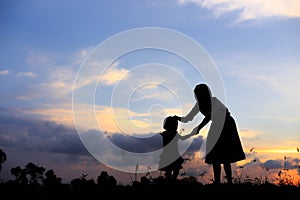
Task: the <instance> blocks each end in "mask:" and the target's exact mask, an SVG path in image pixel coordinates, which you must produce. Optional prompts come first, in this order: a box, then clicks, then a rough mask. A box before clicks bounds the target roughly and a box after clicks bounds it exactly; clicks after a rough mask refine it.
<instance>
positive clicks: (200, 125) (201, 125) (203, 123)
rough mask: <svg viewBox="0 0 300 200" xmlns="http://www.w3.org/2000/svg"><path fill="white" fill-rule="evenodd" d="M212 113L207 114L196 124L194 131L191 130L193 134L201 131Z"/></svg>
mask: <svg viewBox="0 0 300 200" xmlns="http://www.w3.org/2000/svg"><path fill="white" fill-rule="evenodd" d="M210 118H211V117H210V115H208V116H205V117H204V119H203V120H202V121H201V123H200V124H199V125H198V126H196V127H195V128H194V129H193V131H192V132H191V134H192V135H196V134H198V133H199V131H200V130H201V129H202V128H203V127H204V126H205V125H206V124H207V123H208V122H209V121H210Z"/></svg>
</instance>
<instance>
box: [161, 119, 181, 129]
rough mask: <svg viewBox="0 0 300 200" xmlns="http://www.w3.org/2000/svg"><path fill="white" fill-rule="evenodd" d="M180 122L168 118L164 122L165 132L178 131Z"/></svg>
mask: <svg viewBox="0 0 300 200" xmlns="http://www.w3.org/2000/svg"><path fill="white" fill-rule="evenodd" d="M177 127H178V121H177V119H176V117H172V116H168V117H166V118H165V120H164V124H163V128H164V129H165V130H177Z"/></svg>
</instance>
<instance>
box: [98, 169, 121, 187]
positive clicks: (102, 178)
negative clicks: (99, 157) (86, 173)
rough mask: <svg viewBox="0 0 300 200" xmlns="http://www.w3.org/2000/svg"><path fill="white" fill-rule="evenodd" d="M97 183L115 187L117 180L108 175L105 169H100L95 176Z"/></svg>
mask: <svg viewBox="0 0 300 200" xmlns="http://www.w3.org/2000/svg"><path fill="white" fill-rule="evenodd" d="M97 184H98V185H100V186H103V187H115V186H116V185H117V180H116V179H115V177H113V176H110V175H108V173H107V171H102V172H101V173H100V175H99V176H98V178H97Z"/></svg>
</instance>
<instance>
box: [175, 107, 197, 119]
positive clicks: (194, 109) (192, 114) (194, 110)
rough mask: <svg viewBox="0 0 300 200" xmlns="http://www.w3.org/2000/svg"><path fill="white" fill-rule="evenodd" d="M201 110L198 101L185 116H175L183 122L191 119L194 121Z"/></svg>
mask: <svg viewBox="0 0 300 200" xmlns="http://www.w3.org/2000/svg"><path fill="white" fill-rule="evenodd" d="M198 112H199V106H198V103H196V104H195V105H194V107H193V108H192V110H191V111H190V112H189V113H188V114H187V115H186V116H184V117H178V116H175V117H176V118H177V120H179V121H181V122H183V123H187V122H189V121H192V120H193V119H194V117H195V116H196V115H197V114H198Z"/></svg>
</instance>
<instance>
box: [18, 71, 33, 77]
mask: <svg viewBox="0 0 300 200" xmlns="http://www.w3.org/2000/svg"><path fill="white" fill-rule="evenodd" d="M17 75H18V76H26V77H36V76H37V74H36V73H34V72H19V73H18V74H17Z"/></svg>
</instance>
